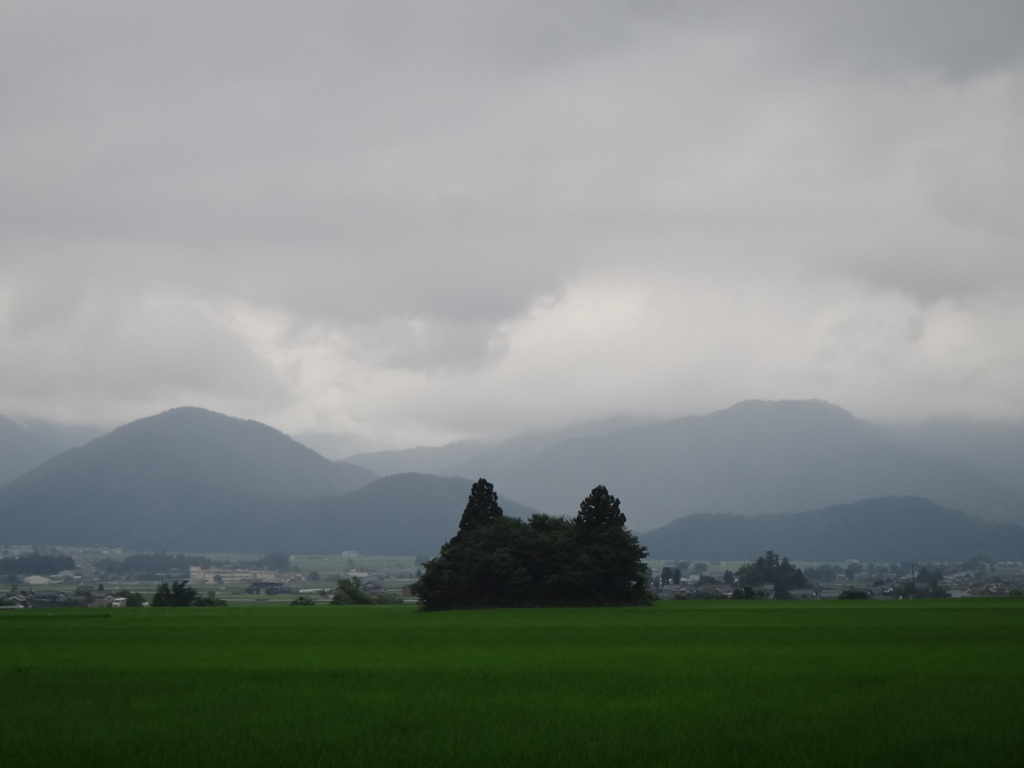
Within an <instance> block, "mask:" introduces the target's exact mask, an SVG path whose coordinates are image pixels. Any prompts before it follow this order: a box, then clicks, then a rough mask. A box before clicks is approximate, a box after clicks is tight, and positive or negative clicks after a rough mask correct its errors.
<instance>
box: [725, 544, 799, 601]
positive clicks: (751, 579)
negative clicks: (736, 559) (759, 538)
mask: <svg viewBox="0 0 1024 768" xmlns="http://www.w3.org/2000/svg"><path fill="white" fill-rule="evenodd" d="M736 580H737V581H738V582H739V583H740V588H744V587H749V588H751V589H752V588H753V587H757V586H760V585H762V584H773V585H774V587H775V597H776V599H784V598H786V597H789V594H790V590H793V589H802V588H803V587H806V586H807V578H806V577H805V576H804V574H803V571H801V570H800V569H799V568H797V567H796V566H794V565H793V564H792V563H791V562H789V558H788V557H784V558H782V560H781V561H780V560H779V556H778V555H777V554H775V553H774V552H772V551H771V550H770V549H769V550H768V551H767V552H765V553H764V554H763V555H761V556H760V557H759V558H757V560H755V561H754V562H752V563H747V564H746V565H743V566H740V568H739V569H737V571H736Z"/></svg>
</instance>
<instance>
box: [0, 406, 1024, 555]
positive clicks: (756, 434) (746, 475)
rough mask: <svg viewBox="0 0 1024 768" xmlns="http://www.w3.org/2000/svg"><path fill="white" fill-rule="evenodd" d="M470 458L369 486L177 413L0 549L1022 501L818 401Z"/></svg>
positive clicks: (153, 421)
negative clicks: (521, 518)
mask: <svg viewBox="0 0 1024 768" xmlns="http://www.w3.org/2000/svg"><path fill="white" fill-rule="evenodd" d="M475 450H477V446H474V445H472V444H468V443H463V444H460V445H458V446H456V447H454V448H448V449H446V448H444V447H442V448H440V449H437V450H436V451H431V450H425V451H420V452H412V453H411V454H407V453H405V452H391V453H389V454H387V455H386V456H385V455H379V456H378V458H379V459H380V460H381V461H382V462H384V464H387V465H390V466H398V467H400V466H401V465H402V463H403V462H404V461H406V460H407V459H409V458H413V459H415V460H417V461H422V460H426V461H427V462H428V463H429V462H435V463H436V462H441V461H448V460H452V459H453V458H457V459H458V461H459V462H461V463H458V464H455V465H452V466H453V468H456V469H457V468H461V471H462V473H463V476H462V477H436V476H430V475H428V474H426V473H422V472H420V473H401V472H400V473H392V474H390V475H389V476H388V477H385V478H380V479H378V478H377V477H376V476H375V475H374V473H373V472H371V471H370V470H369V469H366V468H364V467H358V466H355V465H353V464H346V463H339V462H332V461H328V460H327V459H325V458H324V457H322V456H320V455H319V454H317V453H315V452H314V451H312V450H310V449H309V448H306V447H305V446H303V445H301V444H300V443H298V442H296V441H295V440H293V439H291V438H290V437H288V436H287V435H284V434H283V433H281V432H279V431H278V430H275V429H272V428H270V427H268V426H266V425H264V424H260V423H258V422H254V421H245V420H242V419H235V418H232V417H229V416H224V415H222V414H217V413H213V412H211V411H206V410H203V409H199V408H177V409H173V410H171V411H167V412H165V413H162V414H158V415H156V416H151V417H149V418H146V419H140V420H138V421H135V422H132V423H131V424H127V425H125V426H123V427H120V428H119V429H116V430H114V431H113V432H110V433H109V434H107V435H104V436H103V437H100V438H98V439H95V440H93V441H91V442H90V443H88V444H87V445H84V446H82V447H80V448H76V449H72V450H70V451H66V452H65V453H63V454H60V455H59V456H56V457H54V458H52V459H50V460H48V461H46V462H45V463H43V464H42V465H40V466H38V467H36V468H35V469H32V470H31V471H28V472H26V473H25V474H23V475H21V476H20V477H17V478H16V479H14V480H12V481H10V482H8V483H7V484H5V485H3V486H0V543H4V544H12V543H13V544H81V545H97V546H124V547H128V548H135V549H173V548H177V549H178V550H179V551H199V550H205V551H215V550H233V551H247V550H248V551H261V550H268V548H269V549H279V548H282V547H287V548H291V549H293V550H294V551H300V550H301V548H305V549H308V551H310V552H327V551H334V550H335V549H337V548H338V547H340V548H341V549H352V548H356V549H358V548H360V547H362V548H363V549H366V548H367V547H371V548H377V547H381V548H383V549H390V552H384V551H382V552H381V553H383V554H402V553H405V554H408V553H409V552H399V551H396V549H394V548H397V547H406V546H408V547H415V549H414V550H412V551H415V552H416V553H417V554H424V555H430V554H433V551H432V550H431V548H432V547H435V546H439V543H440V542H443V541H444V540H445V539H447V538H448V537H450V536H451V535H452V530H453V528H452V521H453V520H455V522H456V523H457V518H458V515H459V514H460V513H461V510H462V508H463V506H464V504H465V496H464V495H462V494H464V493H468V489H469V486H470V485H471V484H472V481H473V480H475V479H476V478H478V477H486V478H487V479H488V480H490V481H491V482H493V483H494V485H495V488H496V490H497V491H498V492H499V493H500V494H501V496H502V497H503V499H504V501H503V504H505V505H507V507H508V509H509V510H513V509H518V510H519V512H511V511H510V514H524V515H527V514H529V513H531V512H532V511H533V510H539V511H543V512H548V513H551V514H555V515H564V516H567V517H571V516H572V515H574V514H575V512H576V510H577V509H578V507H579V503H580V500H581V499H583V498H584V497H585V496H586V495H587V494H588V493H589V492H590V490H591V489H593V488H594V487H595V486H596V485H598V484H603V485H606V486H607V487H608V488H609V490H610V491H611V492H612V493H614V494H615V495H616V496H618V497H619V498H620V499H622V509H623V512H624V513H625V514H626V517H627V525H628V526H629V528H630V529H631V530H633V531H636V532H642V531H645V530H647V531H650V530H652V529H662V527H663V526H665V525H666V524H668V523H670V522H672V521H673V520H676V519H677V518H684V517H686V516H701V515H709V514H712V513H721V514H724V515H726V516H728V515H734V516H735V515H742V516H757V515H765V514H767V515H783V514H788V513H793V512H800V511H802V510H809V509H810V510H814V509H824V508H826V507H830V506H835V505H837V504H851V503H854V502H859V501H861V500H863V499H871V498H877V497H902V496H918V497H922V498H927V499H932V500H934V502H935V503H937V504H938V505H940V506H942V507H946V508H949V509H953V510H963V511H964V512H966V513H969V514H970V515H974V516H978V517H985V518H988V519H993V520H1017V521H1021V520H1024V493H1022V492H1020V491H1017V490H1014V489H1010V488H1007V487H1005V486H1003V485H1000V484H999V483H996V482H995V481H993V480H992V479H991V478H989V477H987V476H986V475H985V474H984V473H983V472H980V471H978V470H977V469H972V468H970V467H967V466H964V464H962V463H960V462H957V461H954V460H952V459H951V458H948V457H941V456H936V455H933V454H932V453H929V452H927V451H924V450H920V449H919V448H917V447H916V446H915V444H912V443H910V442H909V441H907V440H906V439H903V438H902V437H900V436H899V435H894V433H892V432H890V431H888V430H886V429H884V428H882V427H878V426H876V425H873V424H870V423H868V422H865V421H861V420H859V419H857V418H855V417H854V416H852V415H851V414H849V413H848V412H846V411H844V410H843V409H842V408H839V407H838V406H835V405H830V404H828V403H823V402H820V401H781V402H762V401H747V402H744V403H739V404H737V405H735V406H733V407H731V408H728V409H725V410H723V411H718V412H716V413H712V414H709V415H708V416H690V417H685V418H681V419H672V420H669V421H660V422H654V423H638V422H637V421H635V420H634V421H626V422H616V421H609V422H604V423H596V424H593V425H583V426H581V427H579V428H573V429H569V430H564V431H562V432H552V433H542V434H532V435H522V436H519V437H518V438H515V439H513V440H509V441H505V442H504V443H497V444H494V445H488V446H486V447H482V448H481V451H482V452H480V453H476V454H474V453H473V451H475ZM424 457H426V459H424ZM982 465H984V462H980V463H979V466H982ZM1008 466H1009V463H1008ZM458 489H461V490H458ZM513 499H514V501H512V500H513ZM442 502H443V503H442ZM442 507H443V508H442ZM698 519H699V518H698ZM737 530H740V527H737ZM1007 530H1008V531H1009V530H1010V529H1007ZM1007 536H1008V537H1009V539H1012V531H1011V532H1010V533H1008V534H1007ZM1009 539H1008V540H1009ZM356 542H362V544H358V543H356ZM387 542H391V544H390V546H389V545H388V544H387ZM252 547H255V548H256V549H255V550H251V549H250V548H252ZM765 548H766V547H765V546H762V545H759V546H758V547H756V549H757V550H758V551H763V550H764V549H765ZM755 554H756V553H755ZM992 554H994V553H992Z"/></svg>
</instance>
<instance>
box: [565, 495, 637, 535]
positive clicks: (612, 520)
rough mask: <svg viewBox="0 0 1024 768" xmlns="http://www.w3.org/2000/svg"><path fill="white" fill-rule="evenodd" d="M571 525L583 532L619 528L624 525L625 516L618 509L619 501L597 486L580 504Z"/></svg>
mask: <svg viewBox="0 0 1024 768" xmlns="http://www.w3.org/2000/svg"><path fill="white" fill-rule="evenodd" d="M573 523H575V524H576V525H577V526H579V527H580V528H581V529H582V530H585V531H597V530H601V529H607V528H615V527H620V528H621V527H623V526H625V525H626V516H625V515H624V514H622V510H621V509H619V500H618V499H617V498H615V497H614V496H612V495H611V494H610V493H608V489H607V488H605V487H604V486H603V485H599V486H597V487H596V488H595V489H594V490H592V491H591V492H590V495H589V496H587V498H585V499H584V500H583V501H581V502H580V511H579V512H577V513H576V518H575V520H573Z"/></svg>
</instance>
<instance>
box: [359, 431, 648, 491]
mask: <svg viewBox="0 0 1024 768" xmlns="http://www.w3.org/2000/svg"><path fill="white" fill-rule="evenodd" d="M651 421H652V419H643V418H640V417H638V416H619V417H616V418H611V419H603V420H601V421H594V422H588V423H586V424H577V425H573V426H571V427H566V428H565V429H561V430H558V431H555V432H526V433H523V434H521V435H516V436H514V437H511V438H509V439H507V440H502V441H499V442H494V443H485V442H480V441H471V440H459V441H457V442H454V443H449V444H448V445H441V446H423V447H418V448H409V449H406V450H398V451H395V450H392V451H374V452H371V453H357V454H353V455H351V456H349V457H348V458H347V459H346V461H349V462H351V463H352V464H357V465H359V466H361V467H366V468H367V469H370V470H372V471H374V472H376V473H377V474H378V475H392V474H396V473H399V472H427V473H429V474H435V475H455V476H458V477H468V478H477V477H481V476H484V475H488V474H493V473H494V471H495V470H496V469H497V468H499V467H509V466H513V465H515V464H517V463H519V462H521V461H524V460H526V459H528V458H530V457H531V456H535V455H536V454H538V453H540V452H541V451H544V450H546V449H547V448H550V447H551V446H553V445H557V444H558V443H560V442H563V441H565V440H571V439H574V438H578V437H599V436H602V435H607V434H610V433H612V432H618V431H620V430H623V429H628V428H630V427H636V426H641V425H643V424H649V423H650V422H651Z"/></svg>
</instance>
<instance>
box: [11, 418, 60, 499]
mask: <svg viewBox="0 0 1024 768" xmlns="http://www.w3.org/2000/svg"><path fill="white" fill-rule="evenodd" d="M52 455H53V452H52V451H51V450H50V449H49V448H47V447H46V445H45V444H44V443H43V441H41V440H40V439H39V438H37V437H36V436H35V435H33V434H32V433H30V432H29V431H28V430H27V429H25V428H24V427H22V426H21V425H19V424H17V423H15V422H14V421H12V420H11V419H9V418H7V417H6V416H3V415H2V414H0V485H3V484H4V483H6V482H9V481H11V480H13V479H14V478H16V477H19V476H20V475H23V474H25V473H26V472H28V471H29V470H30V469H32V468H34V467H37V466H38V465H40V464H42V463H43V462H44V461H46V460H47V459H48V458H50V457H51V456H52Z"/></svg>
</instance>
